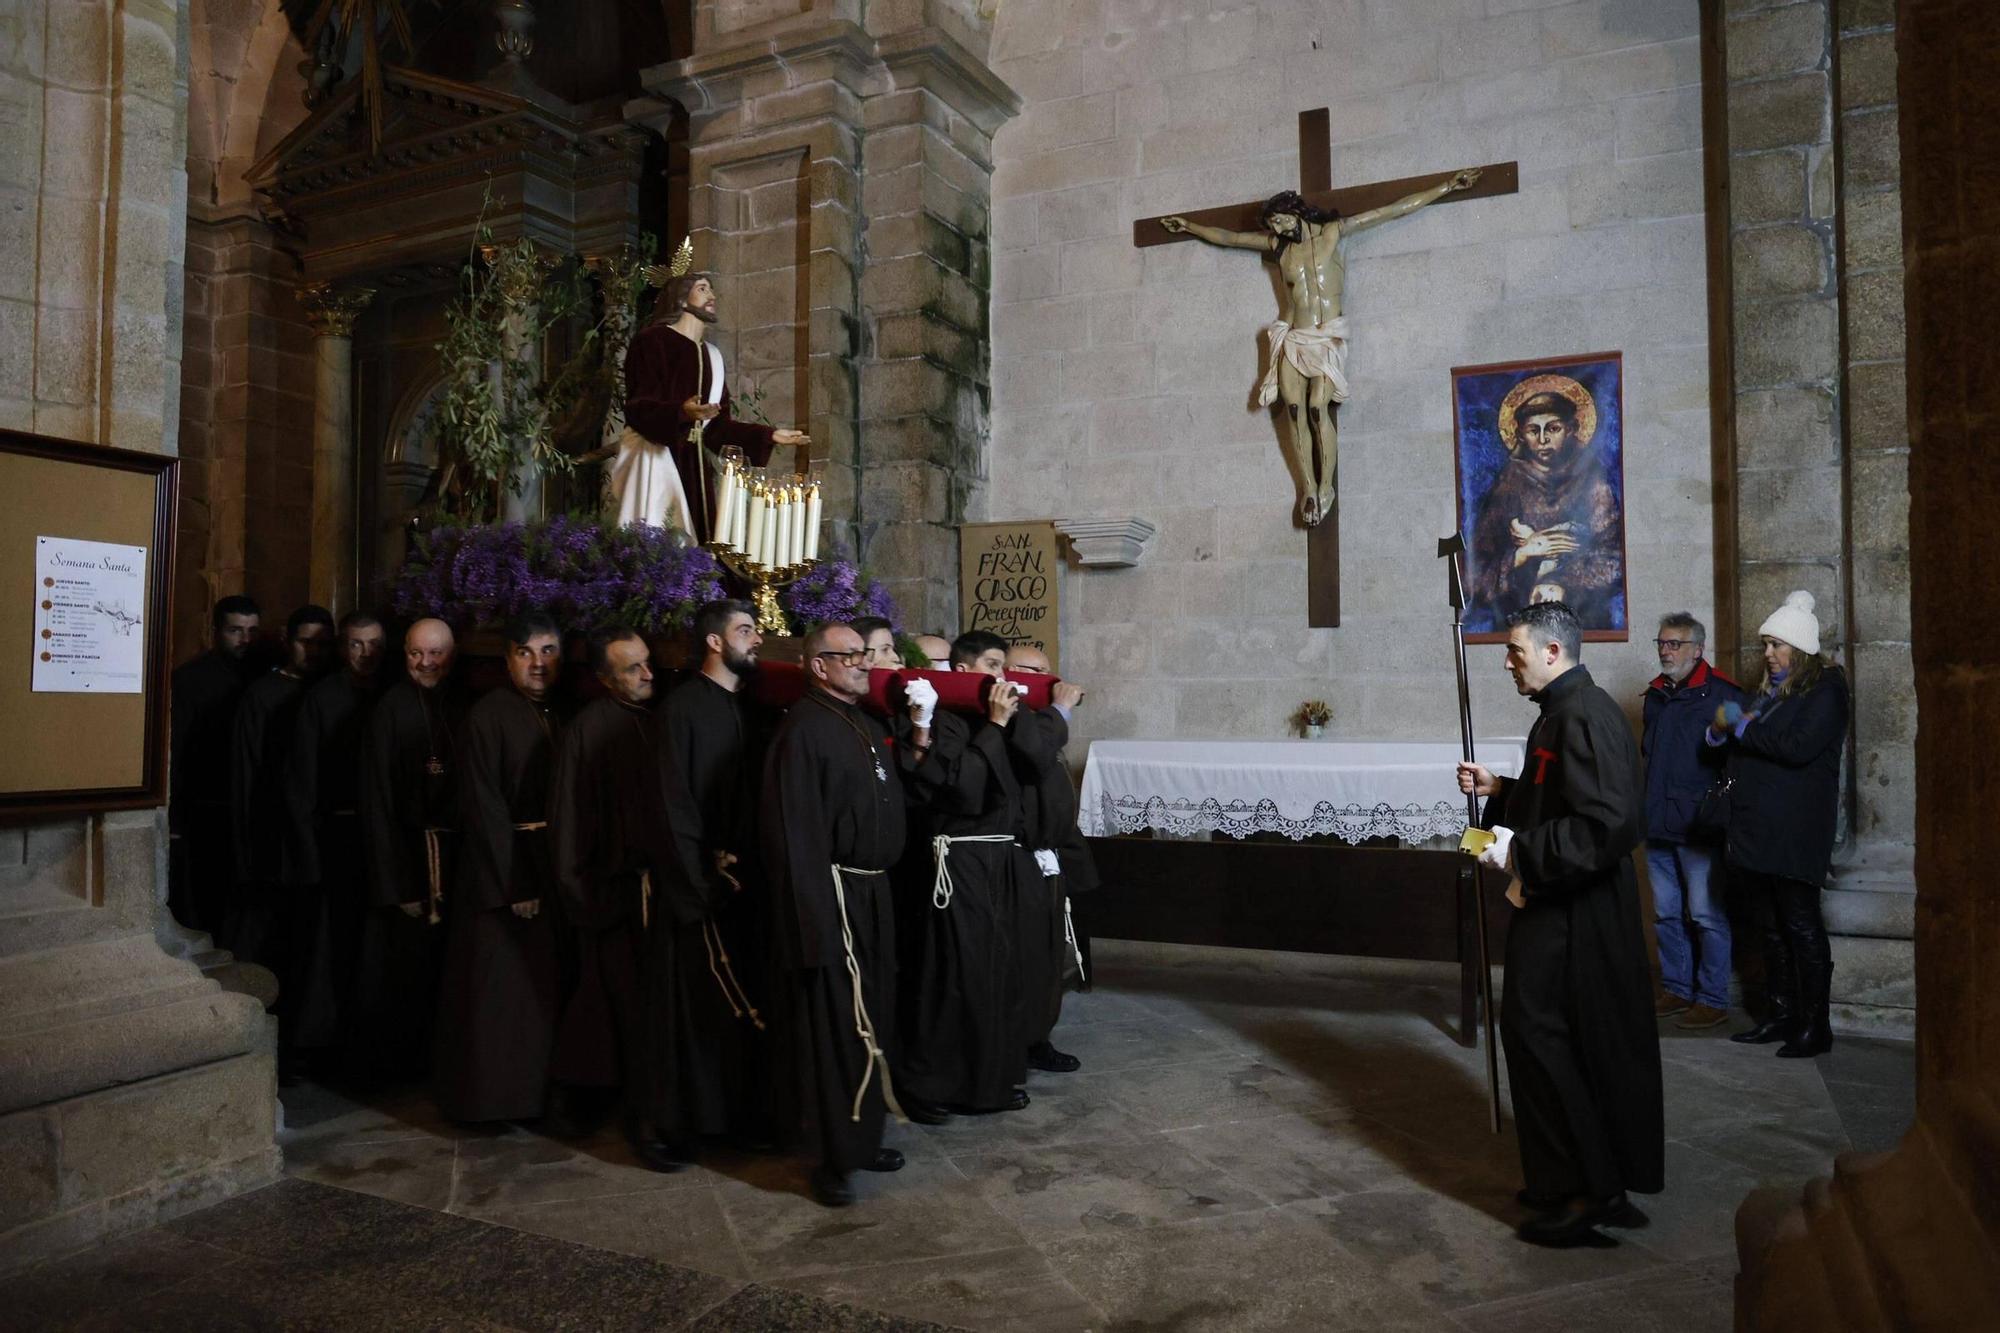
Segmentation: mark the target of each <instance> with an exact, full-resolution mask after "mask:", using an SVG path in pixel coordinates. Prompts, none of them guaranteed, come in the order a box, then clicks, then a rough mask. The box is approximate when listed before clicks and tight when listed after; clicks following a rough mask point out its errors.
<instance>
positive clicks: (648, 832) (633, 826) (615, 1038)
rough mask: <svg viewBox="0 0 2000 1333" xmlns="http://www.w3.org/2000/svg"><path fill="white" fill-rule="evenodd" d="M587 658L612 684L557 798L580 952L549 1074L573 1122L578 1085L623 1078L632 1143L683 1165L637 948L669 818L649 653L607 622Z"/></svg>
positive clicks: (552, 814) (563, 880)
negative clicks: (656, 1112)
mask: <svg viewBox="0 0 2000 1333" xmlns="http://www.w3.org/2000/svg"><path fill="white" fill-rule="evenodd" d="M590 665H591V668H592V669H593V670H594V671H596V673H597V678H598V680H599V681H600V682H602V683H603V685H604V690H605V693H604V695H603V696H602V697H601V698H597V699H593V700H592V701H591V702H590V703H589V704H587V705H585V706H584V708H583V710H582V711H581V712H579V713H578V714H577V715H576V717H575V718H574V719H573V720H572V721H571V722H570V724H569V725H568V726H567V727H565V728H564V729H563V734H562V739H561V740H560V742H559V743H558V744H557V746H556V776H555V787H554V790H553V793H552V795H551V798H550V804H549V820H550V822H551V823H552V824H553V825H554V826H555V861H556V866H555V869H556V883H557V885H558V887H559V889H560V891H561V901H562V914H563V919H564V922H565V924H566V926H567V928H568V930H569V933H570V935H571V937H572V945H573V947H574V949H575V954H576V956H575V965H576V984H575V987H574V989H573V990H572V991H571V993H570V995H569V997H568V999H567V1001H566V1002H565V1003H564V1005H563V1012H562V1019H561V1021H560V1022H559V1023H558V1025H557V1030H556V1045H555V1054H554V1056H553V1058H552V1060H551V1063H550V1067H549V1076H550V1078H551V1079H553V1080H554V1081H555V1083H556V1084H557V1085H558V1087H557V1089H556V1092H557V1095H558V1097H559V1098H560V1101H561V1111H562V1114H561V1116H560V1117H559V1118H560V1119H561V1120H562V1121H564V1122H565V1124H566V1125H568V1124H569V1123H572V1122H574V1120H575V1119H576V1116H575V1114H574V1112H573V1110H572V1109H571V1108H572V1105H573V1103H574V1102H575V1100H576V1097H577V1094H578V1093H579V1092H583V1093H585V1094H586V1095H588V1094H593V1093H594V1094H596V1095H598V1096H605V1097H608V1096H610V1095H612V1093H613V1092H614V1090H616V1089H618V1088H621V1087H622V1088H623V1089H624V1092H625V1134H626V1137H627V1138H628V1139H629V1140H630V1141H631V1144H632V1150H633V1151H634V1152H635V1153H636V1154H637V1155H638V1157H639V1159H640V1160H641V1161H642V1162H644V1163H645V1164H646V1165H647V1166H649V1167H651V1168H653V1169H654V1170H655V1171H678V1170H680V1169H681V1168H682V1167H684V1166H686V1165H687V1158H686V1157H685V1156H684V1155H682V1154H680V1153H678V1152H677V1151H676V1150H675V1148H674V1146H673V1145H669V1144H667V1143H665V1142H663V1141H661V1139H660V1137H659V1135H658V1133H657V1132H656V1131H654V1129H653V1128H652V1126H651V1124H650V1123H649V1120H650V1108H649V1107H648V1105H647V1098H646V1095H645V1088H646V1084H645V1073H646V1065H645V1057H644V1033H643V1031H642V1030H641V1027H640V1022H641V1015H640V1003H639V1001H640V993H639V986H640V955H641V949H642V947H643V945H644V941H645V932H646V928H647V925H648V923H649V922H650V921H651V920H652V919H653V917H654V914H655V913H656V912H661V911H663V910H664V904H662V903H660V902H659V901H657V900H656V899H655V895H654V892H653V890H654V887H655V886H654V884H653V878H652V874H651V871H652V868H653V865H654V863H655V860H656V856H655V851H656V846H657V844H659V843H660V842H661V841H662V837H663V835H662V830H661V825H662V824H663V823H664V811H663V809H662V806H661V802H660V796H659V791H660V780H659V767H658V759H657V758H656V757H655V755H654V752H653V743H652V736H651V726H650V723H651V716H650V712H649V709H648V705H649V703H650V702H651V700H652V698H653V667H652V653H651V652H650V651H649V650H648V649H647V647H646V641H645V640H644V639H642V638H640V637H639V636H638V635H637V634H636V633H634V632H633V631H632V630H629V629H627V628H625V627H624V626H622V625H612V626H605V627H602V628H599V629H595V630H592V631H591V634H590Z"/></svg>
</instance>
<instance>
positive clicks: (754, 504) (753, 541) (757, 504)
mask: <svg viewBox="0 0 2000 1333" xmlns="http://www.w3.org/2000/svg"><path fill="white" fill-rule="evenodd" d="M766 507H767V506H766V504H765V501H764V488H763V487H762V486H761V485H758V484H756V483H754V482H753V483H752V484H751V487H750V539H749V544H748V545H747V546H746V547H745V548H744V554H745V555H747V556H749V557H750V558H751V559H752V560H755V559H757V558H758V552H759V551H761V550H762V549H763V541H764V528H765V527H766V524H765V522H764V511H765V509H766Z"/></svg>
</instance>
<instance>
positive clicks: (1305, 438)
mask: <svg viewBox="0 0 2000 1333" xmlns="http://www.w3.org/2000/svg"><path fill="white" fill-rule="evenodd" d="M1519 183H1520V169H1519V164H1518V163H1514V162H1495V163H1491V164H1489V165H1487V166H1483V167H1471V168H1467V169H1464V170H1461V171H1455V172H1454V171H1445V172H1438V173H1436V174H1434V175H1430V176H1407V177H1404V178H1403V179H1401V180H1392V181H1376V182H1374V183H1372V184H1368V185H1354V186H1349V187H1348V188H1346V189H1342V190H1336V189H1334V188H1333V143H1332V134H1331V132H1330V129H1329V122H1328V113H1327V109H1326V108H1325V107H1320V108H1319V109H1318V110H1316V111H1303V112H1300V113H1299V186H1300V188H1299V191H1298V192H1297V193H1296V194H1295V193H1292V192H1290V191H1287V192H1286V193H1285V194H1282V195H1278V196H1275V197H1273V198H1272V199H1271V200H1269V201H1264V200H1254V201H1252V202H1250V203H1243V204H1230V205H1228V206H1226V207H1223V208H1210V209H1205V210H1203V211H1202V212H1199V213H1187V214H1170V215H1168V216H1166V217H1157V218H1141V219H1140V220H1139V221H1137V222H1135V223H1133V224H1132V243H1133V244H1134V245H1139V246H1147V245H1168V244H1171V243H1173V242H1175V241H1184V240H1200V241H1207V242H1208V243H1209V244H1211V245H1223V246H1229V247H1231V248H1234V249H1242V250H1257V251H1261V252H1263V253H1264V254H1266V255H1268V256H1270V257H1272V258H1274V259H1275V260H1276V261H1277V263H1278V267H1279V269H1280V271H1281V272H1282V273H1283V275H1284V279H1285V285H1286V287H1287V289H1288V292H1289V295H1288V297H1287V303H1286V308H1285V312H1284V314H1283V316H1282V317H1281V318H1280V319H1279V320H1278V321H1276V322H1274V323H1273V324H1271V325H1270V326H1269V327H1268V330H1267V331H1268V332H1269V333H1270V335H1271V364H1270V370H1269V371H1268V372H1267V373H1266V375H1265V376H1264V381H1263V383H1262V384H1261V385H1260V386H1259V387H1258V395H1257V397H1258V401H1259V403H1261V404H1264V405H1269V404H1270V403H1272V402H1274V401H1277V402H1281V403H1282V404H1283V408H1282V413H1281V415H1282V417H1283V418H1284V425H1283V426H1282V427H1281V429H1283V430H1284V431H1285V432H1286V437H1287V438H1286V442H1287V444H1288V445H1289V446H1290V448H1291V450H1292V455H1293V459H1294V461H1295V463H1296V464H1297V466H1298V469H1299V473H1300V477H1301V482H1302V485H1303V488H1304V491H1305V495H1304V498H1303V499H1302V501H1301V503H1300V510H1301V512H1302V514H1303V516H1304V518H1305V521H1306V579H1307V593H1306V619H1307V623H1308V624H1310V625H1313V626H1315V627H1331V626H1337V625H1339V624H1340V508H1339V502H1338V500H1337V498H1336V495H1337V492H1336V488H1335V478H1336V475H1337V471H1338V465H1339V449H1338V445H1337V439H1338V436H1337V434H1336V415H1335V414H1336V413H1337V412H1338V410H1339V408H1338V404H1339V403H1340V401H1341V400H1342V399H1344V398H1346V397H1347V374H1346V361H1347V322H1346V319H1345V318H1344V317H1343V315H1342V313H1341V292H1342V288H1343V287H1344V286H1345V279H1346V264H1345V261H1344V260H1343V259H1342V257H1341V253H1340V238H1341V236H1342V235H1343V234H1345V233H1347V232H1352V231H1359V230H1361V229H1362V228H1364V227H1369V226H1373V225H1375V224H1377V223H1380V222H1387V221H1390V220H1391V219H1394V218H1399V217H1403V216H1405V215H1407V214H1409V213H1413V212H1415V211H1416V210H1417V209H1419V208H1423V207H1425V206H1426V205H1428V204H1434V203H1441V202H1444V201H1447V200H1459V199H1482V198H1485V197H1486V196H1488V195H1496V194H1513V193H1514V192H1515V191H1516V190H1517V189H1518V188H1519Z"/></svg>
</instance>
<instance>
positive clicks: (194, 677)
mask: <svg viewBox="0 0 2000 1333" xmlns="http://www.w3.org/2000/svg"><path fill="white" fill-rule="evenodd" d="M262 622H263V615H262V613H261V612H260V611H258V609H257V603H255V602H253V601H251V600H250V599H249V598H248V597H242V596H236V597H224V598H222V599H221V600H220V601H218V602H216V604H215V608H214V610H213V611H212V612H211V613H210V616H209V625H210V630H211V632H212V637H211V640H210V643H211V647H210V648H209V650H208V651H207V652H205V653H203V654H202V655H201V656H199V657H195V658H190V659H189V660H188V661H185V662H183V663H181V664H180V665H179V666H177V667H175V668H174V678H173V688H172V689H171V690H170V691H169V693H170V694H171V696H172V698H173V708H172V714H171V717H170V721H169V729H168V733H167V734H168V742H167V744H168V754H169V762H168V765H167V778H168V781H169V782H170V783H171V784H172V792H171V794H170V795H169V797H168V800H167V831H168V839H169V842H170V844H171V846H172V852H171V853H170V855H169V857H168V862H167V866H168V868H167V905H168V907H169V908H171V909H172V911H173V915H174V920H176V921H178V922H180V923H181V924H182V925H183V926H186V927H187V928H188V929H189V930H205V931H208V932H209V933H210V934H220V933H221V931H222V916H223V912H224V911H225V910H226V908H227V903H228V899H229V885H230V881H231V880H232V878H233V877H234V875H235V864H234V863H235V853H234V851H233V850H232V845H231V839H230V825H229V751H230V746H231V744H232V743H233V742H234V740H235V737H236V705H237V703H238V702H239V701H240V700H241V699H242V697H243V687H244V686H245V685H247V684H249V682H250V679H251V676H252V674H253V673H252V671H251V668H250V647H251V645H252V644H253V643H255V642H256V639H257V629H258V626H259V625H260V624H261V623H262Z"/></svg>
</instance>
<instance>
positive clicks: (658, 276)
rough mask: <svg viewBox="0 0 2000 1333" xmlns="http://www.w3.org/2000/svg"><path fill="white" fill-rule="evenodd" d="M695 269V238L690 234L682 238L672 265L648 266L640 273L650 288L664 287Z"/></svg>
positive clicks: (675, 251)
mask: <svg viewBox="0 0 2000 1333" xmlns="http://www.w3.org/2000/svg"><path fill="white" fill-rule="evenodd" d="M693 267H694V237H693V235H692V234H690V235H687V236H683V237H681V243H680V245H679V246H678V247H676V248H675V250H674V257H673V261H672V262H671V263H667V264H648V265H646V267H645V268H643V269H641V270H640V273H641V274H642V275H643V276H644V277H645V279H646V285H647V286H648V287H664V286H666V285H667V284H668V283H670V282H672V281H673V280H674V279H675V278H678V277H680V276H682V275H683V274H685V273H686V272H687V271H688V270H689V269H691V268H693Z"/></svg>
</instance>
